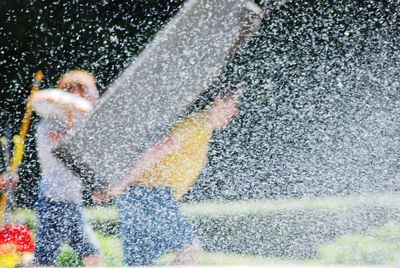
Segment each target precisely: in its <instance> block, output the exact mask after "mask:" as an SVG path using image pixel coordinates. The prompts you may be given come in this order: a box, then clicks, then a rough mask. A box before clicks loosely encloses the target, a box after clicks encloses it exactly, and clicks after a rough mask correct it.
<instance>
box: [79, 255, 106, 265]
mask: <svg viewBox="0 0 400 268" xmlns="http://www.w3.org/2000/svg"><path fill="white" fill-rule="evenodd" d="M82 261H83V265H84V266H87V267H90V266H103V258H102V257H101V255H90V256H87V257H84V258H83V260H82Z"/></svg>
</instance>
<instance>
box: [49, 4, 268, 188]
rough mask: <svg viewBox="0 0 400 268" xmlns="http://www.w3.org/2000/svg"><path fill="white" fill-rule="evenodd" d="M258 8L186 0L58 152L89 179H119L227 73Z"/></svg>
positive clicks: (253, 25)
mask: <svg viewBox="0 0 400 268" xmlns="http://www.w3.org/2000/svg"><path fill="white" fill-rule="evenodd" d="M249 7H250V8H249ZM251 7H256V8H255V9H254V8H253V9H252V8H251ZM254 11H257V6H255V5H254V4H253V3H252V2H250V1H239V0H213V1H210V0H189V1H187V2H186V3H185V4H184V6H183V7H182V9H181V10H180V11H179V12H178V13H177V15H175V16H174V17H173V18H172V19H171V21H170V22H169V23H168V24H167V25H166V26H165V27H164V29H163V30H161V31H160V32H159V33H158V34H157V35H156V36H155V38H154V40H153V41H152V42H151V43H150V44H149V45H148V46H147V47H146V48H145V49H144V50H143V52H142V53H141V54H140V55H139V56H138V57H137V58H136V59H134V61H133V62H132V63H131V64H130V65H129V66H128V68H127V69H126V70H125V71H124V72H123V73H122V74H121V75H120V76H119V77H118V78H117V79H116V80H115V81H114V82H113V84H112V85H111V87H110V88H109V89H108V90H107V92H106V93H105V94H104V95H103V96H102V98H101V99H100V101H99V103H98V104H97V105H96V107H95V108H94V109H93V111H91V113H90V114H89V115H88V116H87V117H86V118H85V119H84V120H83V121H82V122H80V123H79V124H77V125H76V126H75V127H74V128H73V129H71V130H70V131H69V133H68V134H67V135H66V136H65V137H64V138H63V140H62V141H61V142H60V144H59V146H58V147H57V148H56V149H55V151H54V153H55V154H56V155H57V157H58V158H59V159H61V160H62V161H63V162H64V163H65V164H67V166H69V167H70V168H71V169H73V170H75V171H77V172H78V173H80V174H81V176H83V177H85V176H89V175H90V176H93V174H94V176H95V177H96V178H97V179H101V180H104V181H105V182H107V183H117V182H118V181H119V180H121V178H122V177H123V176H124V175H125V174H126V172H127V171H128V170H129V167H131V166H132V164H133V163H134V162H135V160H137V158H138V157H139V156H140V154H141V153H143V151H144V150H145V149H146V148H147V147H149V146H150V145H151V144H152V143H154V142H155V141H156V140H157V139H159V138H160V137H161V136H162V135H164V134H165V133H166V132H167V131H168V129H169V128H170V127H171V126H172V125H173V123H174V122H175V121H176V120H177V118H178V116H179V115H181V114H182V113H183V111H184V110H185V109H186V108H187V107H188V106H189V105H190V104H191V103H192V102H193V101H194V100H195V99H196V97H197V96H198V94H199V93H200V92H201V91H202V90H204V89H205V88H207V86H209V85H210V83H211V82H212V80H213V79H214V78H215V77H216V76H217V75H218V74H220V72H221V70H222V69H223V67H224V66H225V65H226V64H227V63H228V61H229V59H230V58H231V56H232V54H233V53H234V51H235V48H237V47H238V45H239V44H240V43H241V42H243V41H244V40H245V39H246V38H245V37H246V36H248V35H249V34H250V33H251V32H252V31H253V30H254V29H255V28H256V27H255V26H257V23H259V21H260V17H261V16H262V15H261V13H259V14H257V15H256V14H255V12H254ZM86 173H87V174H86Z"/></svg>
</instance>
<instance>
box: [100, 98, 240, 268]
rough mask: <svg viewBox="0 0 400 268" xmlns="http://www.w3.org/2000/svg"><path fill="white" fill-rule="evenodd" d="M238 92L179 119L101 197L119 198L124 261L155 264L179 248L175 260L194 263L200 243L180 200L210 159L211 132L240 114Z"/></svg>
mask: <svg viewBox="0 0 400 268" xmlns="http://www.w3.org/2000/svg"><path fill="white" fill-rule="evenodd" d="M238 97H239V96H238V94H237V92H236V93H234V94H232V95H231V96H229V97H218V98H216V99H215V100H214V101H213V103H212V104H211V105H210V106H208V107H206V108H205V109H204V110H203V111H201V112H198V113H193V114H191V115H189V116H187V117H185V118H183V119H182V120H179V121H178V122H177V123H176V124H175V126H174V127H173V128H172V129H171V131H170V133H169V135H168V136H167V137H165V138H163V139H162V140H160V141H159V142H157V143H156V144H154V145H153V146H152V147H151V148H149V149H148V150H147V151H146V152H145V153H144V154H143V155H142V157H141V158H140V159H139V160H138V161H137V162H136V163H135V165H134V167H133V168H132V169H131V171H130V173H129V174H128V176H127V177H126V179H124V180H123V182H122V183H121V184H120V185H119V186H117V187H114V188H110V189H109V190H108V191H107V192H106V193H105V194H97V195H96V196H95V198H96V199H97V200H98V201H105V200H107V199H109V198H113V197H118V199H117V205H118V208H119V211H120V223H121V238H122V243H123V253H124V263H125V264H126V265H129V266H138V265H153V264H156V262H157V260H158V257H159V256H160V255H162V254H164V253H166V252H170V251H175V253H176V258H175V261H174V263H175V264H192V263H194V262H195V261H196V259H197V257H198V255H199V254H200V252H201V245H200V243H199V241H198V240H197V238H196V236H195V235H194V232H193V229H192V226H191V224H190V223H189V221H188V220H187V219H186V218H185V217H184V216H183V215H182V213H181V211H180V209H179V206H178V204H177V201H178V200H179V199H180V198H181V197H182V196H183V195H184V194H185V193H186V192H187V191H188V190H189V188H190V187H191V186H192V185H193V183H194V182H195V180H196V179H197V177H198V176H199V175H200V172H201V170H202V169H203V167H204V166H205V164H206V162H207V154H208V143H209V140H210V138H211V137H212V135H213V132H214V131H216V130H219V129H221V128H223V127H225V126H227V125H228V124H229V123H230V122H231V121H232V119H233V118H234V117H235V116H236V114H237V112H238V109H237V104H238Z"/></svg>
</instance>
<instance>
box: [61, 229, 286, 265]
mask: <svg viewBox="0 0 400 268" xmlns="http://www.w3.org/2000/svg"><path fill="white" fill-rule="evenodd" d="M96 237H97V239H98V242H99V245H100V248H101V250H102V252H103V254H104V264H105V266H106V267H122V266H124V264H123V262H122V246H121V241H120V239H118V238H116V237H110V236H104V235H101V234H96ZM173 260H174V255H173V254H165V255H163V256H161V258H160V260H159V264H160V265H168V264H170V263H171V262H172V261H173ZM285 263H288V261H285V260H280V259H270V258H263V257H259V256H247V255H239V254H229V253H212V252H203V253H202V254H201V256H200V258H199V261H198V264H199V265H233V264H236V265H262V264H285ZM56 266H57V267H77V266H78V267H80V266H82V263H80V262H79V261H78V260H77V258H76V256H75V254H74V253H73V252H72V250H71V249H70V248H69V247H67V246H64V247H63V248H62V252H61V254H60V256H59V258H58V259H57V264H56Z"/></svg>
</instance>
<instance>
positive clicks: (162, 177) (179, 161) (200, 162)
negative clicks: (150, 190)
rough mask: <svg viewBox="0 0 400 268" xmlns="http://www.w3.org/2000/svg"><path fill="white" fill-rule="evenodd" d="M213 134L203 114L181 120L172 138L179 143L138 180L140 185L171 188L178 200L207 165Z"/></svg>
mask: <svg viewBox="0 0 400 268" xmlns="http://www.w3.org/2000/svg"><path fill="white" fill-rule="evenodd" d="M212 133H213V131H212V129H211V127H210V126H209V125H208V123H207V121H206V117H205V116H204V115H202V114H195V115H192V116H188V117H186V118H184V119H183V120H181V121H179V122H178V123H177V124H176V125H175V126H174V128H173V129H172V131H171V136H172V139H173V140H174V141H175V142H176V143H177V144H178V146H177V149H176V150H172V151H171V152H168V153H166V155H164V156H163V158H162V159H161V160H160V161H159V162H158V163H157V164H156V165H155V166H154V167H153V168H152V169H151V170H149V171H148V172H146V174H145V175H144V176H143V177H142V178H140V179H139V181H138V182H139V184H143V185H146V186H149V187H162V186H167V187H171V188H172V189H173V190H174V193H175V197H176V199H179V198H180V197H181V196H182V195H184V194H185V193H186V192H187V191H188V190H189V188H190V187H191V186H192V185H193V183H194V181H195V180H196V179H197V177H198V176H199V175H200V172H201V170H202V169H203V167H204V166H205V164H206V162H207V153H208V142H209V140H210V138H211V136H212Z"/></svg>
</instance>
